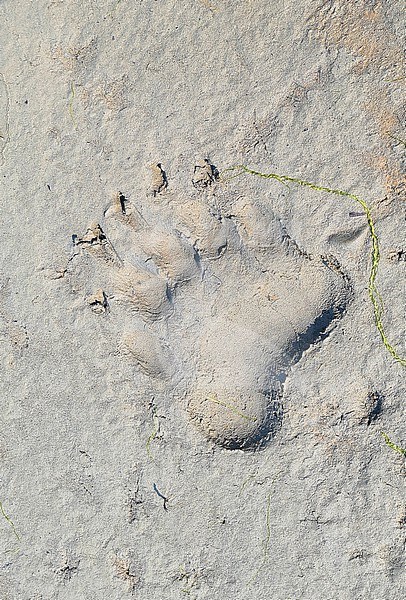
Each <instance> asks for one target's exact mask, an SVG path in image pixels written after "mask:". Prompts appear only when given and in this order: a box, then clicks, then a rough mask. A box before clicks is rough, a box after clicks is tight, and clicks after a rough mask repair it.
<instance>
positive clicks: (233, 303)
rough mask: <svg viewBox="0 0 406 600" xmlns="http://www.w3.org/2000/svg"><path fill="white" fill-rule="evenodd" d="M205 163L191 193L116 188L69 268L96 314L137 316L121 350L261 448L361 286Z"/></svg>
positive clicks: (143, 372) (237, 440)
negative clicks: (298, 375)
mask: <svg viewBox="0 0 406 600" xmlns="http://www.w3.org/2000/svg"><path fill="white" fill-rule="evenodd" d="M159 168H160V169H162V171H163V168H162V167H161V165H159ZM196 173H197V176H198V178H199V184H198V185H196V184H195V181H193V184H194V185H193V188H192V187H191V189H190V190H189V191H188V192H187V193H185V192H183V193H181V192H179V191H176V190H173V189H172V186H170V187H167V186H165V188H164V190H165V193H164V194H163V193H160V192H161V191H162V190H158V189H156V193H155V194H154V195H153V197H151V195H149V197H148V198H147V199H146V200H145V201H143V202H142V203H139V204H136V203H135V202H133V201H130V200H129V199H128V198H126V197H125V196H124V195H123V194H122V193H121V192H119V193H117V195H116V196H115V198H114V200H113V202H112V203H111V204H110V205H109V206H108V208H107V209H106V210H105V211H104V217H103V220H102V222H101V224H99V223H93V224H92V225H90V226H89V227H88V229H87V230H86V231H85V233H84V235H82V236H81V237H77V236H74V242H75V248H74V253H75V257H74V258H75V260H71V261H70V263H69V267H68V269H67V274H68V276H69V278H70V279H71V280H75V288H76V289H79V290H81V292H83V293H84V296H85V302H86V303H87V305H88V306H90V308H91V309H92V310H94V311H95V312H96V313H99V314H100V315H104V316H105V317H106V318H108V319H113V318H115V317H114V315H118V314H119V313H120V311H124V314H127V315H129V316H127V317H125V318H124V319H123V320H122V323H123V327H124V328H125V331H123V332H122V333H123V337H122V345H121V347H122V349H123V351H124V352H125V353H126V354H127V355H128V356H129V357H130V358H132V360H133V361H134V362H135V363H136V365H137V367H138V369H139V371H140V377H142V376H144V377H146V378H147V379H148V381H149V382H153V386H154V387H155V388H156V390H157V393H158V391H160V392H163V393H164V394H167V395H168V396H170V397H171V398H174V397H178V398H179V399H181V400H182V401H183V402H184V403H185V408H186V410H187V413H188V415H189V417H190V420H191V421H192V422H193V423H194V424H195V425H196V426H197V427H198V428H199V429H200V430H201V431H202V432H203V433H204V434H205V435H206V437H208V438H209V439H211V440H213V441H215V442H216V443H218V444H220V445H222V446H224V447H227V448H230V449H235V448H242V449H249V448H255V447H260V446H262V445H264V444H265V443H266V442H267V441H268V440H269V439H270V438H272V436H273V435H274V434H275V433H276V431H278V429H279V428H280V427H281V423H282V418H283V409H282V403H281V399H282V393H283V384H284V381H285V379H286V377H287V376H288V373H289V369H290V367H291V366H292V365H293V364H294V363H296V362H297V361H298V360H300V357H301V355H302V354H303V352H304V351H305V350H306V349H308V348H309V347H310V346H311V345H313V344H315V343H317V342H320V341H321V340H322V339H323V338H325V337H326V336H327V335H328V334H329V332H330V331H331V329H332V327H333V326H334V324H335V323H336V322H337V320H338V319H339V317H340V316H341V315H342V314H343V312H344V310H345V308H346V306H347V304H348V302H349V300H350V298H351V286H350V283H349V281H348V279H347V278H346V276H345V275H344V274H343V273H342V271H341V269H340V266H339V264H338V263H337V261H336V260H335V259H334V258H332V257H311V256H309V255H308V254H307V253H305V252H304V251H302V250H301V249H300V248H299V247H298V245H297V244H296V243H295V242H294V240H293V239H292V238H290V236H289V235H288V234H287V232H286V231H285V230H284V228H283V227H282V225H281V223H280V222H279V220H278V219H277V218H276V217H275V215H274V214H273V212H272V210H271V208H270V207H269V205H268V204H267V203H266V201H261V200H260V199H258V198H255V200H251V199H250V198H243V197H241V196H238V197H235V196H234V195H233V193H232V191H231V190H230V186H223V185H221V184H218V183H217V178H218V173H217V170H216V169H215V167H214V166H212V165H210V163H209V162H208V161H202V163H201V167H200V168H199V169H198V170H197V171H196V168H195V171H194V176H195V177H196ZM202 174H203V180H204V184H200V177H201V175H202ZM154 185H155V180H154V182H153V186H154ZM129 323H131V328H129V327H128V324H129Z"/></svg>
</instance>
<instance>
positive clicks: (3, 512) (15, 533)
mask: <svg viewBox="0 0 406 600" xmlns="http://www.w3.org/2000/svg"><path fill="white" fill-rule="evenodd" d="M0 512H1V514H2V515H3V517H4V518H5V520H6V521H7V523H8V524H9V525H10V527H11V529H12V530H13V533H14V535H15V537H16V539H17V541H18V542H21V538H20V536H19V534H18V532H17V529H16V528H15V525H14V523H13V521H12V520H11V519H10V517H9V516H8V515H7V513H6V511H5V510H4V508H3V503H2V502H1V501H0ZM7 552H11V550H8V551H7Z"/></svg>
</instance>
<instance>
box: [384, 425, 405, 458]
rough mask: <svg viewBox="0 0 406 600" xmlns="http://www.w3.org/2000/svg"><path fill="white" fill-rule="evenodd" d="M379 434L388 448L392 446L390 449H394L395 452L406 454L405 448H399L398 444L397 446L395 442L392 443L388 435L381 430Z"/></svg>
mask: <svg viewBox="0 0 406 600" xmlns="http://www.w3.org/2000/svg"><path fill="white" fill-rule="evenodd" d="M381 435H382V436H383V438H384V440H385V443H386V445H387V446H389V448H392V450H394V451H395V452H399V454H402V455H403V456H406V449H405V448H401V447H400V446H397V445H396V444H394V443H393V442H392V441H391V440H390V438H389V436H388V435H387V434H386V433H385V432H384V431H381Z"/></svg>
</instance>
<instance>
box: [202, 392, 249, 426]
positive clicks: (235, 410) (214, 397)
mask: <svg viewBox="0 0 406 600" xmlns="http://www.w3.org/2000/svg"><path fill="white" fill-rule="evenodd" d="M205 400H209V402H214V404H219V405H220V406H224V408H228V409H229V410H231V412H233V413H234V414H235V415H238V416H239V417H242V418H243V419H246V420H247V421H253V422H254V423H255V421H257V420H258V419H257V418H256V417H250V416H249V415H246V414H245V413H243V412H241V411H240V410H238V408H235V406H233V405H232V404H227V403H226V402H223V401H222V400H219V399H218V398H217V394H215V393H214V394H210V396H207V397H206V398H205Z"/></svg>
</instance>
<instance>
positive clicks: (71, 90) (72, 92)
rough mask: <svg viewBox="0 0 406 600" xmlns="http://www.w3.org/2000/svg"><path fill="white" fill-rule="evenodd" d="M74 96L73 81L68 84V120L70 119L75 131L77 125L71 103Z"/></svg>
mask: <svg viewBox="0 0 406 600" xmlns="http://www.w3.org/2000/svg"><path fill="white" fill-rule="evenodd" d="M75 95H76V90H75V84H74V83H73V81H72V82H71V84H70V96H69V114H70V118H71V119H72V123H73V125H74V127H75V129H76V128H77V123H76V120H75V115H74V113H73V102H74V100H75Z"/></svg>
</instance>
